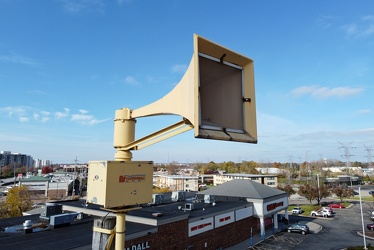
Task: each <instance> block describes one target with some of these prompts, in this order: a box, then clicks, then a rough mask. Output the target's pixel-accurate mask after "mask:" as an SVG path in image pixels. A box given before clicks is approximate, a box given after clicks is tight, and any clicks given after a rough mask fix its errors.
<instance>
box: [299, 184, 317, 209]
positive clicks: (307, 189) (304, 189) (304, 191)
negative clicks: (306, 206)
mask: <svg viewBox="0 0 374 250" xmlns="http://www.w3.org/2000/svg"><path fill="white" fill-rule="evenodd" d="M297 193H298V194H299V195H301V196H304V197H305V198H306V199H307V200H308V201H309V203H310V205H312V200H314V198H315V193H314V192H313V189H312V186H310V185H309V184H305V185H302V186H300V187H299V191H297Z"/></svg>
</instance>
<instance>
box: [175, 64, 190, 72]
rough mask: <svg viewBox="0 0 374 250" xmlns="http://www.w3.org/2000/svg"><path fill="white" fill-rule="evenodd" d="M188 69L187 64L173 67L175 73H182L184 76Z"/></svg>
mask: <svg viewBox="0 0 374 250" xmlns="http://www.w3.org/2000/svg"><path fill="white" fill-rule="evenodd" d="M187 69H188V65H186V64H178V65H174V66H173V67H172V71H173V72H175V73H182V74H184V73H185V72H186V70H187Z"/></svg>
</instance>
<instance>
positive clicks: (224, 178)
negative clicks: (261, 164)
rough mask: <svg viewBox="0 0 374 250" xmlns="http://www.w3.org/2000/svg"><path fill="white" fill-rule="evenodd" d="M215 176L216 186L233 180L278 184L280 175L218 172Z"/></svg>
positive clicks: (273, 185)
mask: <svg viewBox="0 0 374 250" xmlns="http://www.w3.org/2000/svg"><path fill="white" fill-rule="evenodd" d="M213 178H214V179H213V183H214V186H217V185H221V184H223V183H226V182H228V181H232V180H252V181H255V182H258V183H261V184H264V185H267V186H270V187H276V186H278V177H277V176H276V175H270V174H268V175H262V174H217V175H214V176H213Z"/></svg>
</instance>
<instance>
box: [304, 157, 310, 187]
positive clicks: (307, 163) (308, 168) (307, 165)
mask: <svg viewBox="0 0 374 250" xmlns="http://www.w3.org/2000/svg"><path fill="white" fill-rule="evenodd" d="M309 152H310V151H305V162H306V168H307V171H308V177H307V179H306V180H307V182H306V183H309V179H310V167H309V162H308V153H309Z"/></svg>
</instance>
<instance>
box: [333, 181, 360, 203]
mask: <svg viewBox="0 0 374 250" xmlns="http://www.w3.org/2000/svg"><path fill="white" fill-rule="evenodd" d="M331 192H332V193H334V194H335V195H336V196H338V197H339V199H340V202H343V198H348V197H352V196H354V192H353V189H352V188H346V187H342V186H341V185H339V186H337V187H334V188H332V189H331Z"/></svg>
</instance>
